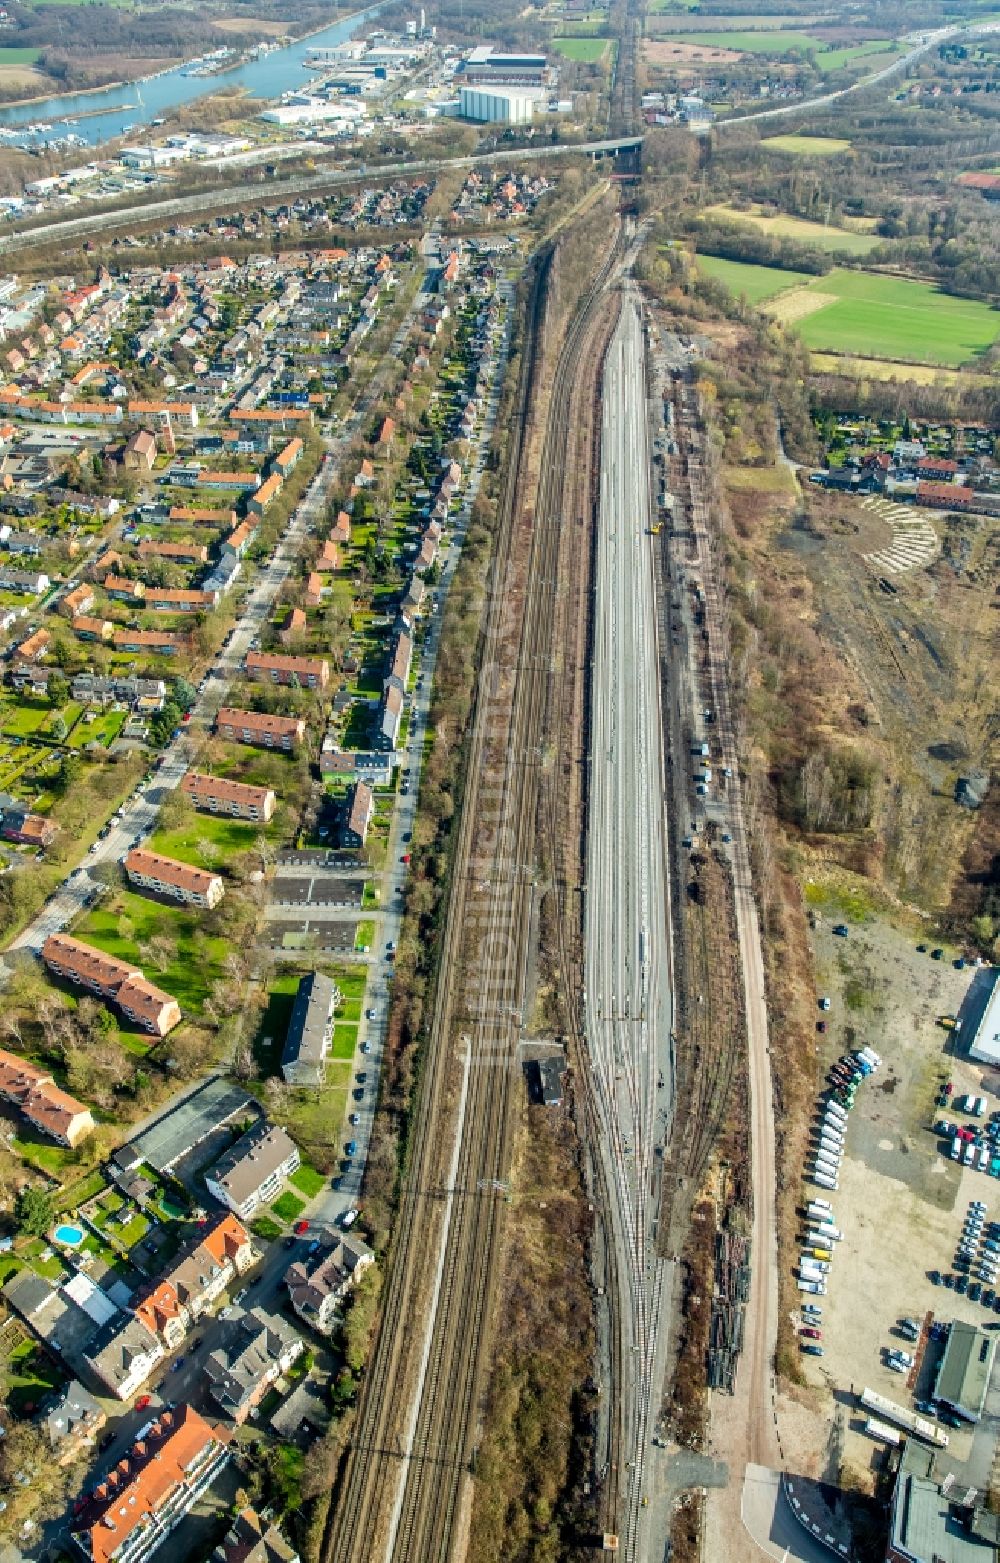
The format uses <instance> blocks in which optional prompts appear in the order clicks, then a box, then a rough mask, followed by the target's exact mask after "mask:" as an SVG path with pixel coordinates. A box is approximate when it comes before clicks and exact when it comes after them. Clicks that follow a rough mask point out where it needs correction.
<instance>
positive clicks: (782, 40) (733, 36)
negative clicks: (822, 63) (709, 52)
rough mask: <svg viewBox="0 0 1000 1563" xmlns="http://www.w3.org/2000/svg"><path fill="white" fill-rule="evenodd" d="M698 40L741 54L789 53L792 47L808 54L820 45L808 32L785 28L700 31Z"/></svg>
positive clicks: (700, 42)
mask: <svg viewBox="0 0 1000 1563" xmlns="http://www.w3.org/2000/svg"><path fill="white" fill-rule="evenodd" d="M698 42H699V44H702V45H704V47H706V48H714V49H732V50H735V51H736V52H737V53H739V54H787V53H788V52H789V50H792V49H795V50H798V51H799V52H800V53H802V54H807V53H810V52H812V53H815V52H816V51H817V49H818V47H819V46H818V44H817V41H816V39H815V38H811V37H810V36H809V34H808V33H803V32H797V31H795V32H793V31H786V30H785V29H784V28H774V29H772V30H768V31H763V30H762V31H760V32H756V31H754V32H737V31H735V30H734V31H733V32H725V31H722V32H720V31H718V30H716V31H714V32H701V31H699V33H698Z"/></svg>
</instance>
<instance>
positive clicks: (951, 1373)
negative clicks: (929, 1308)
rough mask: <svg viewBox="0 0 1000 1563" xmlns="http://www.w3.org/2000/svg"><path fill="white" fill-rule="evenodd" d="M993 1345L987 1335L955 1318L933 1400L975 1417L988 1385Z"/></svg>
mask: <svg viewBox="0 0 1000 1563" xmlns="http://www.w3.org/2000/svg"><path fill="white" fill-rule="evenodd" d="M995 1345H996V1342H995V1341H994V1339H993V1337H992V1336H991V1335H986V1334H984V1332H983V1331H982V1330H978V1329H977V1328H976V1326H975V1325H974V1324H965V1323H963V1322H962V1321H961V1320H960V1319H956V1320H955V1322H954V1324H953V1325H952V1326H951V1331H950V1333H949V1335H948V1344H947V1346H946V1347H945V1349H944V1356H943V1357H942V1359H941V1366H940V1367H939V1368H938V1374H937V1380H936V1382H935V1385H934V1396H935V1399H937V1400H944V1401H946V1402H947V1403H948V1404H949V1405H952V1406H955V1407H956V1409H958V1408H961V1409H963V1410H964V1411H966V1412H967V1413H968V1414H969V1415H971V1416H973V1417H978V1416H979V1414H980V1412H981V1411H982V1409H983V1401H984V1400H985V1399H986V1391H987V1389H988V1387H989V1382H990V1372H991V1370H992V1367H993V1352H994V1348H995Z"/></svg>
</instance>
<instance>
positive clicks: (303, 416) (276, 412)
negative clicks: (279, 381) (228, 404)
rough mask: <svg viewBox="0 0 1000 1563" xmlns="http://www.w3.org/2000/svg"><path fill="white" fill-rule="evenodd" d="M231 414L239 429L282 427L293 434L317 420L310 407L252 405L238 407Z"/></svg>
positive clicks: (283, 430) (282, 429)
mask: <svg viewBox="0 0 1000 1563" xmlns="http://www.w3.org/2000/svg"><path fill="white" fill-rule="evenodd" d="M230 416H231V418H232V421H233V423H234V424H235V425H236V427H237V428H239V429H244V428H249V429H265V428H266V429H269V430H274V429H280V430H281V431H282V432H287V433H292V434H294V433H297V432H298V430H299V429H303V428H306V429H307V428H310V427H311V426H312V424H313V423H314V421H315V418H314V415H313V412H312V409H311V408H309V407H250V408H247V409H246V410H242V409H237V410H235V411H234V412H233V413H232V414H231V415H230Z"/></svg>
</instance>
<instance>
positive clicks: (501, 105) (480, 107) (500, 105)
mask: <svg viewBox="0 0 1000 1563" xmlns="http://www.w3.org/2000/svg"><path fill="white" fill-rule="evenodd" d="M534 109H535V100H534V98H533V97H532V96H531V95H530V94H529V93H527V92H516V91H514V90H511V89H496V88H482V87H463V88H462V90H461V92H460V93H459V95H458V112H459V117H460V118H461V119H474V120H477V121H478V122H479V123H480V124H485V125H530V123H531V118H532V115H533V113H534Z"/></svg>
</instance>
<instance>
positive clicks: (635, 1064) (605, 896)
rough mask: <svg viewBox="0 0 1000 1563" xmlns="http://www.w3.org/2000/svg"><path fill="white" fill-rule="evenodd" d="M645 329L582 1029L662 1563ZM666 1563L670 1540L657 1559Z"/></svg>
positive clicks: (640, 1496)
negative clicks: (652, 1474) (655, 1462)
mask: <svg viewBox="0 0 1000 1563" xmlns="http://www.w3.org/2000/svg"><path fill="white" fill-rule="evenodd" d="M644 364H645V360H644V348H643V336H642V324H641V320H640V315H639V309H638V305H637V302H636V299H635V296H634V295H633V294H632V293H631V292H628V293H627V294H626V297H625V301H624V303H623V307H622V312H621V318H620V321H619V324H618V327H617V329H616V331H615V335H614V337H613V338H612V341H611V346H610V348H609V351H608V356H607V360H606V364H605V373H604V386H603V427H602V446H601V451H602V458H601V498H600V514H599V521H598V538H597V565H596V616H595V629H594V661H593V685H592V689H593V696H592V700H593V713H594V715H593V731H592V736H591V756H590V803H589V815H588V838H587V848H588V850H587V884H586V911H585V927H584V937H585V1028H586V1036H587V1045H588V1048H589V1050H590V1055H591V1067H592V1072H593V1077H594V1083H595V1094H596V1103H597V1111H598V1117H599V1121H600V1137H599V1145H598V1151H599V1153H600V1154H601V1155H602V1157H603V1158H604V1163H605V1171H606V1174H607V1179H608V1186H609V1189H610V1191H611V1204H612V1209H611V1223H612V1228H613V1234H614V1240H615V1242H616V1245H617V1248H618V1253H619V1296H618V1299H617V1305H618V1310H619V1317H620V1321H621V1324H620V1328H621V1335H622V1340H623V1370H622V1372H623V1378H624V1383H623V1384H622V1385H621V1386H619V1387H618V1388H619V1393H620V1402H621V1410H620V1416H621V1422H622V1431H623V1439H622V1447H621V1451H620V1459H621V1462H622V1464H624V1465H625V1466H626V1467H627V1470H626V1471H625V1472H623V1473H622V1492H623V1503H622V1511H623V1512H622V1520H621V1529H622V1547H623V1552H624V1556H625V1557H626V1558H628V1559H639V1558H645V1557H647V1556H650V1555H651V1552H650V1540H649V1537H648V1536H647V1534H646V1532H647V1528H648V1527H647V1523H646V1522H647V1520H648V1512H647V1511H646V1509H645V1508H644V1507H643V1500H644V1499H645V1497H646V1495H647V1488H646V1482H647V1471H646V1463H647V1459H648V1454H649V1449H650V1438H651V1417H653V1416H655V1414H656V1409H657V1407H658V1404H659V1383H660V1382H661V1375H662V1350H663V1344H664V1335H665V1331H664V1330H663V1328H662V1324H663V1317H662V1312H661V1309H662V1304H663V1300H664V1283H665V1279H666V1276H667V1275H668V1273H669V1266H668V1265H666V1264H665V1263H664V1262H663V1261H660V1260H657V1258H656V1256H655V1248H654V1244H653V1242H652V1236H651V1234H652V1231H653V1223H654V1221H655V1218H656V1214H657V1198H656V1193H655V1191H656V1189H657V1186H658V1178H657V1170H658V1165H659V1163H658V1159H657V1153H658V1150H659V1149H660V1148H661V1147H662V1145H663V1142H664V1138H665V1135H666V1132H667V1128H668V1118H669V1113H670V1108H671V1095H672V1080H671V1076H670V1032H671V1028H672V1024H673V994H672V990H671V973H670V957H669V918H668V912H667V904H668V903H667V895H668V890H667V876H666V870H665V836H664V829H665V827H664V808H663V803H662V799H663V761H662V755H661V748H660V699H659V688H658V678H657V649H656V631H655V622H656V621H655V611H654V601H653V573H652V555H651V550H650V542H649V536H648V532H649V473H650V462H649V449H648V431H647V422H646V394H645V373H644ZM660 1552H661V1553H662V1543H661V1546H660Z"/></svg>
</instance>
